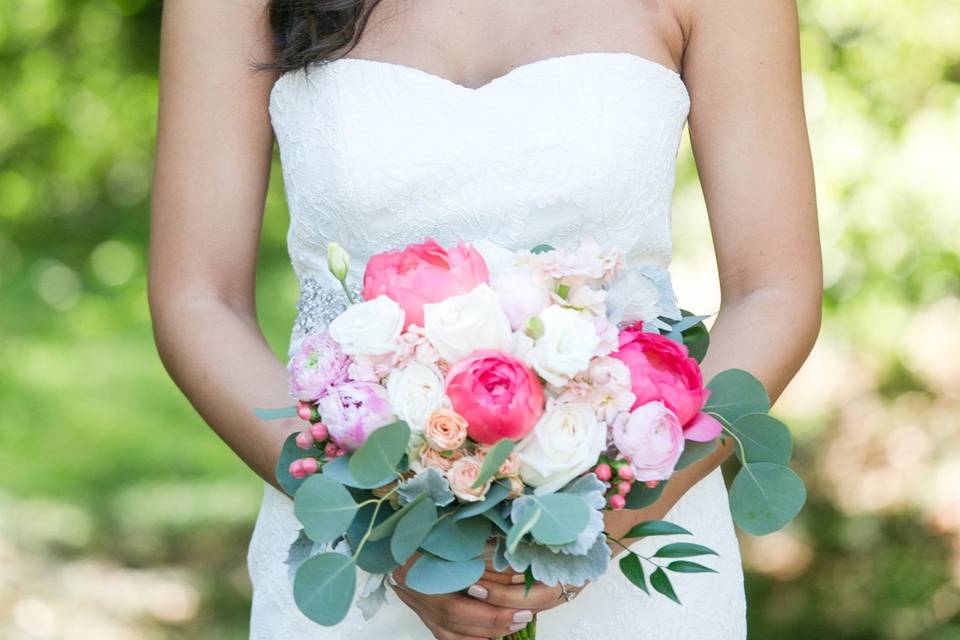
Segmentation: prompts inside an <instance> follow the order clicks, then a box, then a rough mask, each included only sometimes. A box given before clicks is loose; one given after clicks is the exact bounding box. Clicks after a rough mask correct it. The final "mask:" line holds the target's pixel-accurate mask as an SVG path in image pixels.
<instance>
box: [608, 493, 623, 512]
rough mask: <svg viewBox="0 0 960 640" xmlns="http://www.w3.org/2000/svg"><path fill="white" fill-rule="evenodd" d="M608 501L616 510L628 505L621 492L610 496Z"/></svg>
mask: <svg viewBox="0 0 960 640" xmlns="http://www.w3.org/2000/svg"><path fill="white" fill-rule="evenodd" d="M607 501H608V502H609V504H610V508H611V509H613V510H614V511H620V510H621V509H623V508H624V507H626V506H627V499H626V498H624V497H623V496H622V495H620V494H619V493H616V494H614V495H612V496H610V498H608V500H607Z"/></svg>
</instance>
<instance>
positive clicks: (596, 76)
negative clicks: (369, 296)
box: [270, 53, 690, 286]
mask: <svg viewBox="0 0 960 640" xmlns="http://www.w3.org/2000/svg"><path fill="white" fill-rule="evenodd" d="M689 106H690V101H689V96H688V95H687V91H686V88H685V86H684V84H683V82H682V81H681V79H680V76H679V75H677V74H676V73H675V72H674V71H672V70H670V69H667V68H666V67H663V66H660V65H659V64H657V63H655V62H652V61H650V60H647V59H645V58H641V57H639V56H636V55H633V54H621V53H584V54H577V55H571V56H561V57H556V58H548V59H546V60H541V61H539V62H533V63H530V64H526V65H523V66H520V67H517V68H515V69H514V70H513V71H511V72H509V73H507V74H506V75H504V76H501V77H499V78H497V79H495V80H493V81H492V82H489V83H488V84H486V85H484V86H482V87H480V88H478V89H471V88H467V87H464V86H461V85H458V84H456V83H454V82H451V81H449V80H446V79H444V78H441V77H439V76H435V75H432V74H430V73H426V72H424V71H420V70H417V69H414V68H412V67H406V66H402V65H396V64H389V63H384V62H376V61H370V60H361V59H354V58H348V59H343V60H338V61H336V62H334V63H332V64H326V65H322V66H320V65H315V66H313V67H311V68H310V69H309V71H297V72H293V73H288V74H286V75H284V76H282V77H281V78H280V79H279V80H278V81H277V83H276V85H275V87H274V89H273V92H272V95H271V98H270V115H271V119H272V122H273V127H274V129H275V131H276V136H277V141H278V143H279V146H280V156H281V160H282V166H283V178H284V184H285V187H286V195H287V202H288V206H289V209H290V227H289V231H288V235H287V242H288V248H289V252H290V258H291V260H292V261H293V266H294V269H295V270H296V272H297V274H298V276H299V277H300V278H301V279H304V278H316V279H317V280H319V281H320V282H321V283H324V284H329V285H333V286H335V285H336V283H335V282H333V281H332V279H331V278H330V276H329V274H328V273H327V270H326V244H327V242H329V241H331V240H336V241H338V242H340V243H341V244H342V245H343V246H344V247H345V248H346V249H347V251H348V252H350V254H351V255H352V256H353V257H354V258H355V259H356V260H357V261H358V263H360V264H362V263H363V262H364V261H365V260H366V258H368V257H369V256H370V255H371V254H372V253H375V252H378V251H383V250H385V249H389V248H395V247H397V246H399V245H403V244H407V243H410V242H416V241H421V240H422V239H423V238H424V237H425V236H432V237H434V238H435V239H436V240H437V241H438V242H440V243H441V244H449V243H452V242H455V241H457V240H460V239H464V240H471V239H477V238H485V239H488V240H491V241H493V242H496V243H498V244H501V245H504V246H506V247H508V248H511V249H529V248H532V247H534V246H536V245H539V244H542V243H545V242H546V243H549V244H552V245H554V246H566V245H575V244H577V243H579V241H580V239H582V238H592V239H594V240H596V241H597V242H599V243H600V244H601V245H604V246H608V247H615V248H618V249H620V250H622V251H623V252H624V253H625V254H626V255H627V256H628V258H629V259H636V260H642V261H645V262H654V263H657V264H659V265H660V266H663V267H666V266H668V263H669V261H670V199H671V194H672V191H673V186H674V172H675V161H676V154H677V147H678V145H679V141H680V135H681V132H682V130H683V126H684V123H685V120H686V116H687V113H688V110H689ZM358 274H359V269H358V270H354V272H353V273H352V277H354V278H357V277H358Z"/></svg>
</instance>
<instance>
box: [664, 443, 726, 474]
mask: <svg viewBox="0 0 960 640" xmlns="http://www.w3.org/2000/svg"><path fill="white" fill-rule="evenodd" d="M716 450H717V441H716V440H710V441H709V442H697V441H695V440H684V441H683V453H681V454H680V459H679V460H677V464H676V466H675V467H674V469H675V470H676V471H680V470H681V469H686V468H687V467H689V466H690V465H691V464H693V463H694V462H697V461H698V460H703V459H704V458H706V457H707V456H708V455H710V454H711V453H713V452H714V451H716Z"/></svg>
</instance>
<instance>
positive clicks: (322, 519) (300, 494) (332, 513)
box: [293, 474, 359, 543]
mask: <svg viewBox="0 0 960 640" xmlns="http://www.w3.org/2000/svg"><path fill="white" fill-rule="evenodd" d="M358 508H359V507H358V506H357V503H356V502H354V501H353V496H351V495H350V492H349V491H347V490H346V489H345V488H344V486H343V485H342V484H340V483H339V482H337V481H336V480H334V479H333V478H330V477H328V476H324V475H321V474H316V475H312V476H310V477H309V478H307V479H306V481H304V483H303V485H302V486H301V487H300V489H298V490H297V493H296V495H295V496H294V499H293V512H294V514H295V515H296V516H297V520H299V521H300V523H301V524H303V529H304V530H305V531H306V532H307V535H308V536H310V539H311V540H314V541H316V542H321V543H326V542H332V541H333V540H334V539H335V538H338V537H339V536H341V535H343V532H344V531H346V530H347V527H349V526H350V523H351V522H353V518H354V516H356V514H357V509H358Z"/></svg>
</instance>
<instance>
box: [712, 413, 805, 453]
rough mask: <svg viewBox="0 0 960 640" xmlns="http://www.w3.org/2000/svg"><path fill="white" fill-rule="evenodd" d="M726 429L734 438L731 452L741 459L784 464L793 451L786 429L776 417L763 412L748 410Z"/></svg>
mask: <svg viewBox="0 0 960 640" xmlns="http://www.w3.org/2000/svg"><path fill="white" fill-rule="evenodd" d="M727 431H729V432H730V433H732V434H733V436H735V437H736V440H737V445H736V446H735V447H734V452H735V453H736V455H737V458H738V459H739V460H740V462H741V463H743V462H772V463H774V464H781V465H786V464H788V463H789V462H790V455H791V454H792V453H793V440H792V439H791V437H790V430H789V429H788V428H787V425H785V424H783V423H782V422H780V421H779V420H777V419H776V418H774V417H772V416H770V415H768V414H766V413H751V414H748V415H745V416H743V417H742V418H740V419H739V420H737V421H736V422H734V423H733V424H731V425H730V426H729V427H728V428H727Z"/></svg>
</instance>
